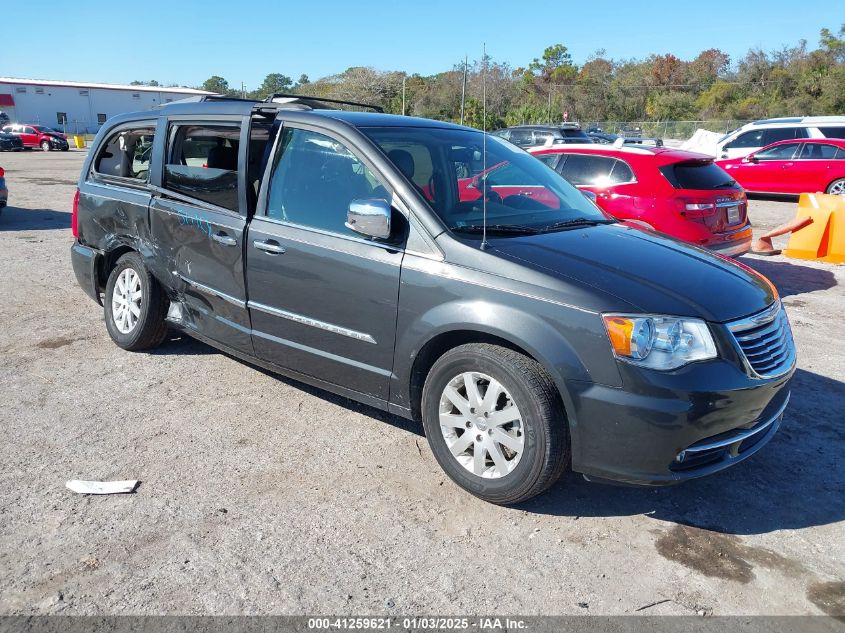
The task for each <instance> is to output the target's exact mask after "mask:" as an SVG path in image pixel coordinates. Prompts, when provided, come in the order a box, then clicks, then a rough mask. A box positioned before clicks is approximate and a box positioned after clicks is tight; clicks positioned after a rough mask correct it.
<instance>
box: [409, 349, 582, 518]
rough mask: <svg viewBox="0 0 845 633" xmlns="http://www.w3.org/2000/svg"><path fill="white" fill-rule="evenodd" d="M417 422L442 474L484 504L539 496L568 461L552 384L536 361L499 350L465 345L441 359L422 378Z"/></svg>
mask: <svg viewBox="0 0 845 633" xmlns="http://www.w3.org/2000/svg"><path fill="white" fill-rule="evenodd" d="M422 417H423V426H424V428H425V434H426V437H427V438H428V442H429V445H430V446H431V450H432V452H433V453H434V457H435V458H436V459H437V461H438V463H439V464H440V466H441V467H442V468H443V470H444V471H446V474H447V475H449V477H450V478H451V479H452V480H453V481H454V482H455V483H457V484H458V485H459V486H461V487H462V488H464V489H465V490H467V491H468V492H470V493H472V494H473V495H475V496H477V497H479V498H481V499H484V500H485V501H489V502H491V503H497V504H514V503H519V502H521V501H525V500H526V499H529V498H531V497H533V496H535V495H537V494H539V493H541V492H542V491H543V490H545V489H546V488H548V487H549V486H551V485H552V484H553V483H555V482H556V481H557V480H558V479H559V478H560V475H561V474H562V473H563V471H564V470H565V469H566V467H567V465H568V463H569V432H568V427H567V421H566V415H565V413H564V410H563V405H562V403H561V401H560V394H558V392H557V389H556V387H555V385H554V382H553V381H552V379H551V378H550V377H549V375H548V374H547V373H546V371H545V370H544V369H543V367H542V366H541V365H539V364H538V363H537V362H536V361H534V360H532V359H530V358H528V357H526V356H524V355H523V354H520V353H518V352H515V351H514V350H511V349H508V348H505V347H499V346H497V345H488V344H468V345H461V346H460V347H456V348H455V349H452V350H450V351H449V352H447V353H446V354H444V355H443V356H441V357H440V358H439V359H438V360H437V362H435V364H434V366H433V367H432V368H431V371H430V372H429V375H428V377H427V378H426V382H425V386H424V388H423V396H422Z"/></svg>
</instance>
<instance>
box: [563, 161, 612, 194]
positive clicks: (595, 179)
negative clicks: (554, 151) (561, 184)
mask: <svg viewBox="0 0 845 633" xmlns="http://www.w3.org/2000/svg"><path fill="white" fill-rule="evenodd" d="M615 162H616V161H615V160H614V159H613V158H608V157H606V156H588V155H586V154H569V155H568V156H567V157H566V162H564V163H563V165H562V166H561V167H560V173H561V175H562V176H563V177H564V178H566V179H567V180H568V181H569V182H571V183H572V184H573V185H576V186H578V185H581V186H587V187H605V186H607V185H609V184H610V172H611V170H612V169H613V166H614V163H615Z"/></svg>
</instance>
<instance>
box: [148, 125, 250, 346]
mask: <svg viewBox="0 0 845 633" xmlns="http://www.w3.org/2000/svg"><path fill="white" fill-rule="evenodd" d="M167 139H168V147H167V149H166V152H165V156H166V162H165V164H164V169H163V174H162V176H163V178H162V185H161V186H160V187H156V188H155V189H154V194H153V200H152V203H151V204H150V233H151V235H152V238H153V242H154V245H155V249H156V251H157V252H156V259H158V260H159V261H162V262H165V263H166V265H167V269H168V270H167V271H162V272H163V273H164V274H167V275H170V276H171V281H172V284H171V287H172V288H175V289H176V291H177V293H178V294H179V295H181V296H180V298H181V299H182V303H183V307H184V309H183V316H182V319H183V323H184V325H185V326H186V327H188V328H193V329H195V330H197V331H198V332H199V333H201V334H204V335H205V336H208V337H210V338H213V339H215V340H218V341H220V342H222V343H224V344H226V345H228V346H230V347H234V348H236V349H239V350H242V351H246V352H249V353H251V352H252V343H251V339H250V334H249V316H248V313H247V310H246V292H245V288H244V272H243V247H242V242H243V236H244V227H245V224H246V212H245V208H243V207H242V204H241V203H242V198H244V196H243V195H242V193H243V183H244V177H243V172H244V170H243V169H239V168H238V165H239V162H240V161H242V160H244V159H243V157H242V156H241V154H242V152H241V149H242V148H243V149H244V150H245V149H246V148H245V147H243V145H242V143H241V122H240V120H238V121H232V122H228V121H221V120H215V121H213V122H197V121H190V122H189V121H184V122H182V121H177V122H173V121H171V124H170V129H169V130H168V134H167Z"/></svg>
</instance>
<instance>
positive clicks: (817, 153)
mask: <svg viewBox="0 0 845 633" xmlns="http://www.w3.org/2000/svg"><path fill="white" fill-rule="evenodd" d="M837 149H838V148H837V147H836V146H835V145H827V144H825V143H804V147H802V148H801V154H799V156H798V158H799V159H801V160H830V159H832V158H836V150H837Z"/></svg>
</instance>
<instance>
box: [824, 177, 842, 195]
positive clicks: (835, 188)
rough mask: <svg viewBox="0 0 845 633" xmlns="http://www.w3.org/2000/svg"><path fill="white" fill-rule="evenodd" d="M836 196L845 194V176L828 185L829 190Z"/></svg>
mask: <svg viewBox="0 0 845 633" xmlns="http://www.w3.org/2000/svg"><path fill="white" fill-rule="evenodd" d="M826 193H829V194H832V195H834V196H842V195H845V178H837V179H836V180H834V181H833V182H832V183H830V184H829V185H828V186H827V192H826Z"/></svg>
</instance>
